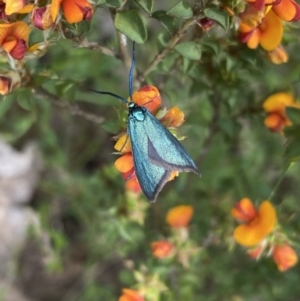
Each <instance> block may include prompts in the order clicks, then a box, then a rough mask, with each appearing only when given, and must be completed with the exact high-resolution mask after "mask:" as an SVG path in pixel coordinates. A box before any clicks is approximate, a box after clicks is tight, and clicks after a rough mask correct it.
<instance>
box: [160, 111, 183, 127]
mask: <svg viewBox="0 0 300 301" xmlns="http://www.w3.org/2000/svg"><path fill="white" fill-rule="evenodd" d="M160 122H161V123H163V124H164V125H165V126H166V127H179V126H181V125H182V124H183V123H184V113H183V112H182V111H181V110H180V109H179V108H178V107H173V108H171V109H170V110H169V111H167V113H166V114H165V115H164V116H163V117H162V118H161V119H160Z"/></svg>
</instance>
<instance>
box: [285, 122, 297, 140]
mask: <svg viewBox="0 0 300 301" xmlns="http://www.w3.org/2000/svg"><path fill="white" fill-rule="evenodd" d="M284 135H285V137H287V138H288V139H289V138H292V139H294V138H296V139H299V140H300V125H293V126H287V127H285V129H284Z"/></svg>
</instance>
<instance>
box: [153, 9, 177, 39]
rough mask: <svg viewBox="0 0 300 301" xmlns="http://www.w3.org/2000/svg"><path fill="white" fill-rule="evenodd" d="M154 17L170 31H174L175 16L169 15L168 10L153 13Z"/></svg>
mask: <svg viewBox="0 0 300 301" xmlns="http://www.w3.org/2000/svg"><path fill="white" fill-rule="evenodd" d="M152 18H154V19H156V20H158V21H159V22H160V23H161V25H162V26H163V27H164V28H165V29H166V30H167V31H168V32H169V33H172V32H174V29H175V24H174V18H172V17H170V16H168V15H167V12H166V11H164V10H158V11H156V12H154V13H153V14H152Z"/></svg>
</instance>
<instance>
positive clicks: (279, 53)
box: [267, 45, 289, 65]
mask: <svg viewBox="0 0 300 301" xmlns="http://www.w3.org/2000/svg"><path fill="white" fill-rule="evenodd" d="M267 56H268V58H269V60H270V61H271V62H272V63H273V64H276V65H279V64H283V63H286V62H287V61H288V60H289V56H288V54H287V53H286V51H285V50H284V48H283V47H282V46H281V45H279V46H278V47H276V48H275V49H274V50H272V51H267Z"/></svg>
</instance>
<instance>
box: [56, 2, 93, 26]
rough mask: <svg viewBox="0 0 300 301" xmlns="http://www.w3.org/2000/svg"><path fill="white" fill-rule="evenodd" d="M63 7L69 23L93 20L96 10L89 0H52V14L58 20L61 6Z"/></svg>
mask: <svg viewBox="0 0 300 301" xmlns="http://www.w3.org/2000/svg"><path fill="white" fill-rule="evenodd" d="M60 7H61V8H62V10H63V12H64V16H65V18H66V20H67V22H68V23H70V24H72V23H78V22H81V21H82V20H91V18H92V16H93V13H94V10H93V7H92V5H91V4H90V3H89V2H88V1H87V0H52V6H51V16H52V19H53V21H55V20H56V18H57V15H58V11H59V8H60Z"/></svg>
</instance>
